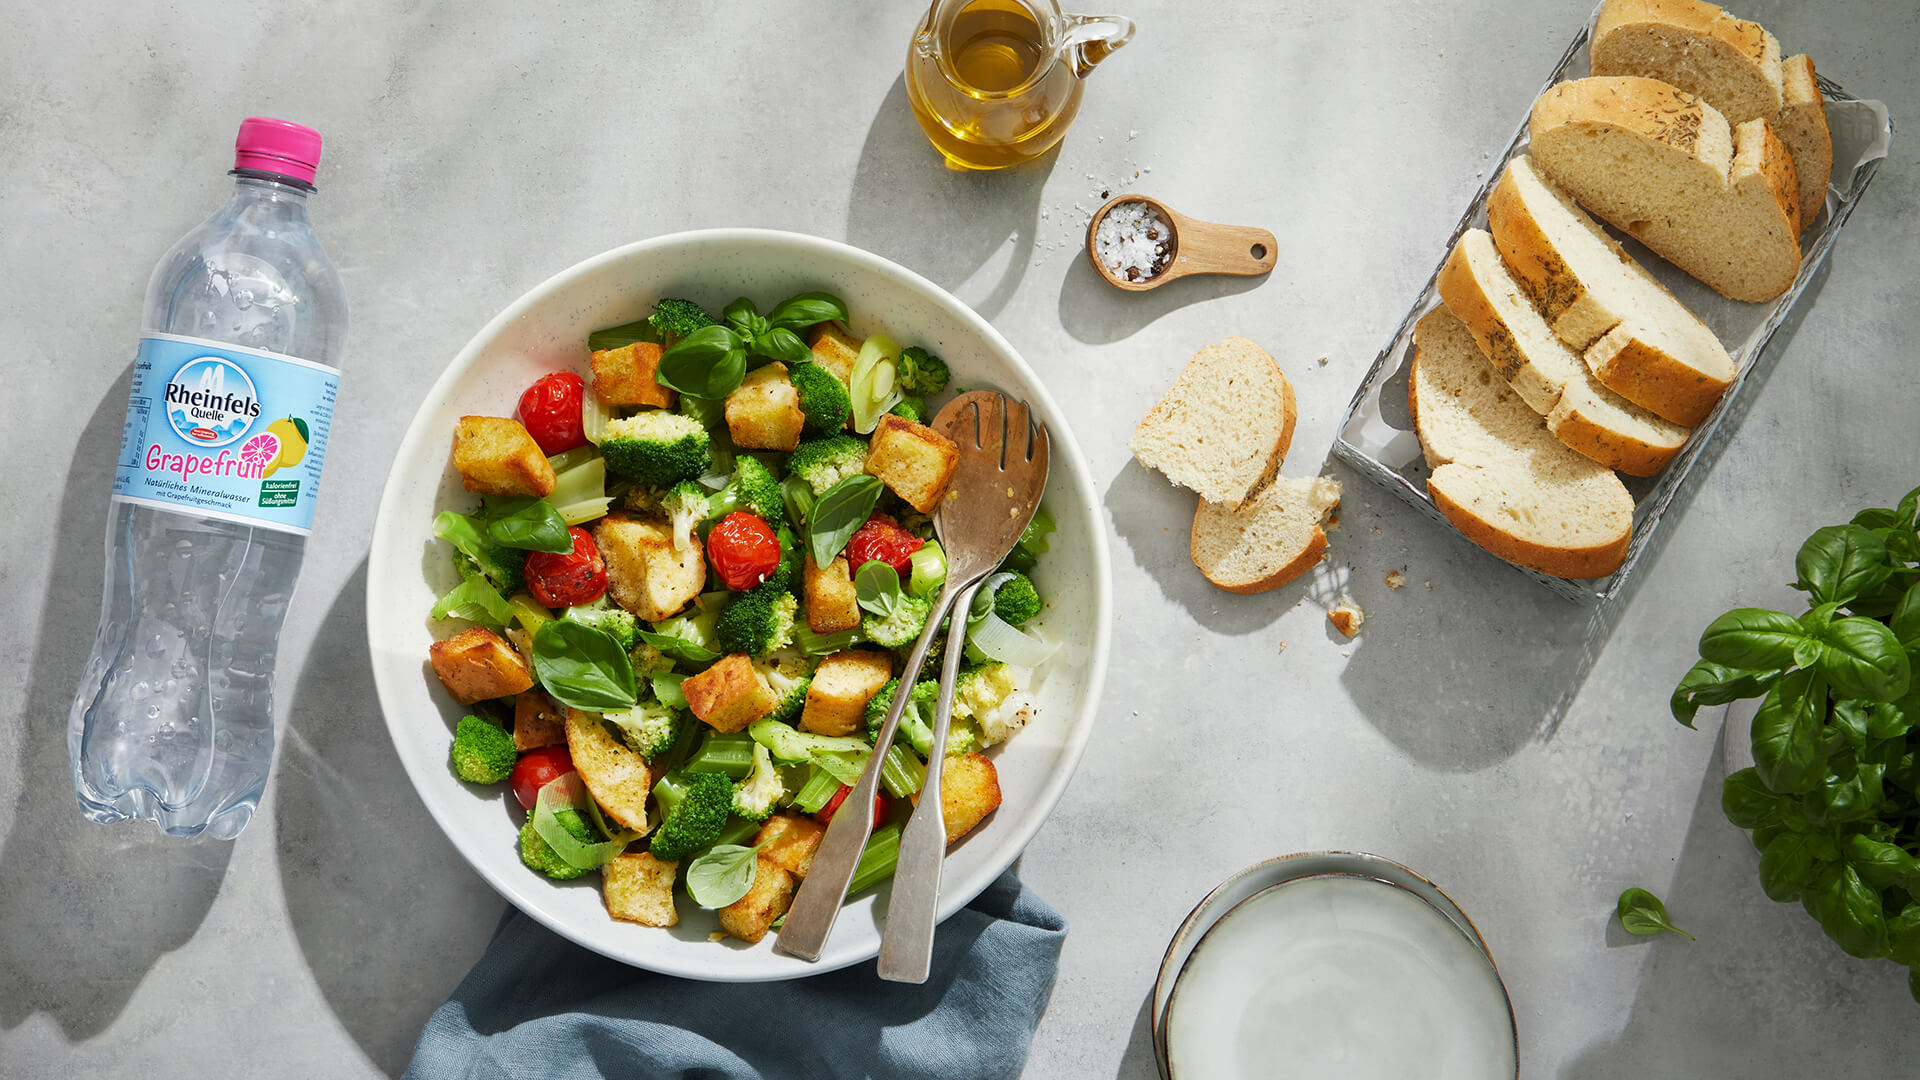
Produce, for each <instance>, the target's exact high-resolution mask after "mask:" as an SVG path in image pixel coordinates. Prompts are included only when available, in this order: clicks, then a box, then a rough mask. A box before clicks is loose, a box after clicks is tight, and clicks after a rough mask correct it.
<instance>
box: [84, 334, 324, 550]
mask: <svg viewBox="0 0 1920 1080" xmlns="http://www.w3.org/2000/svg"><path fill="white" fill-rule="evenodd" d="M339 388H340V370H339V369H338V368H331V367H327V366H326V365H324V364H316V363H314V362H313V361H311V360H302V359H300V358H299V357H296V356H283V355H281V354H279V353H270V352H262V351H260V350H258V349H246V348H241V347H240V346H237V345H225V344H221V343H219V342H213V341H204V340H202V339H200V338H190V337H181V336H179V335H176V334H150V335H148V336H146V337H143V338H141V339H140V355H139V356H138V357H136V358H135V359H134V362H133V390H132V392H131V393H130V394H129V395H128V397H127V426H126V430H125V433H124V434H123V435H122V436H121V440H120V458H119V461H118V462H116V464H115V467H114V474H113V498H114V500H115V501H117V502H130V503H141V504H144V505H148V506H156V507H159V508H161V509H164V510H174V511H178V512H185V513H191V514H194V515H196V516H200V517H211V518H222V519H224V520H227V521H237V522H241V523H243V524H247V525H265V526H267V527H268V528H272V529H278V530H281V531H283V532H291V533H299V534H301V535H303V536H304V535H306V534H307V533H309V532H311V531H312V530H313V504H314V500H315V499H317V498H318V497H319V495H320V465H321V462H322V461H323V460H324V459H325V458H326V456H327V431H328V429H329V428H330V427H331V426H332V423H333V403H334V397H335V395H336V394H337V393H338V391H339Z"/></svg>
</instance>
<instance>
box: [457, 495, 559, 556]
mask: <svg viewBox="0 0 1920 1080" xmlns="http://www.w3.org/2000/svg"><path fill="white" fill-rule="evenodd" d="M476 516H477V517H479V518H481V519H482V520H484V521H485V522H486V523H487V535H488V536H489V537H491V538H492V539H493V542H494V543H496V544H499V545H500V546H502V547H510V548H519V549H520V550H522V551H548V552H553V553H555V554H562V555H564V554H566V553H567V552H569V551H572V550H573V534H572V533H571V532H569V531H568V530H567V519H566V518H564V517H561V516H560V511H558V510H556V509H554V508H553V504H552V503H550V502H548V501H547V500H545V499H536V498H534V497H532V496H530V495H513V496H508V497H505V498H498V499H488V500H487V501H486V505H485V507H484V508H483V509H482V510H481V512H480V514H478V515H476Z"/></svg>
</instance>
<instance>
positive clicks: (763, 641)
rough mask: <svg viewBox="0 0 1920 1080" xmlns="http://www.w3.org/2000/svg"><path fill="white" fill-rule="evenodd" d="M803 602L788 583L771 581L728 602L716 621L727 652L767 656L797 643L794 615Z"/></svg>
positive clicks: (721, 641)
mask: <svg viewBox="0 0 1920 1080" xmlns="http://www.w3.org/2000/svg"><path fill="white" fill-rule="evenodd" d="M799 610H800V605H799V602H798V601H796V600H794V598H793V594H792V593H791V592H788V591H787V587H786V585H785V584H783V583H781V582H774V581H769V582H766V583H764V584H761V585H756V586H755V587H753V588H752V589H749V590H747V592H746V593H744V594H742V595H741V596H740V598H739V599H737V600H735V601H734V602H733V603H731V604H728V605H727V610H725V611H723V612H721V613H720V619H719V621H718V622H716V623H714V625H713V632H714V634H715V636H717V637H718V638H719V639H720V651H721V652H723V653H746V654H747V655H749V656H765V655H766V654H768V653H770V652H772V651H774V650H775V649H784V648H786V647H787V646H789V645H791V644H793V619H794V616H795V614H797V613H798V612H799Z"/></svg>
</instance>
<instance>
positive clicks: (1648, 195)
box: [1527, 75, 1800, 301]
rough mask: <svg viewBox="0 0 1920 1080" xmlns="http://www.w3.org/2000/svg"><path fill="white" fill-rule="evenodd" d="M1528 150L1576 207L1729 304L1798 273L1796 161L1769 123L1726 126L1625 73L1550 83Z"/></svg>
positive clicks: (1769, 292)
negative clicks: (1642, 245) (1707, 286)
mask: <svg viewBox="0 0 1920 1080" xmlns="http://www.w3.org/2000/svg"><path fill="white" fill-rule="evenodd" d="M1527 132H1528V139H1529V148H1528V150H1529V153H1530V154H1531V155H1532V157H1533V159H1534V161H1535V163H1537V164H1538V165H1539V166H1540V168H1541V170H1542V171H1544V172H1545V173H1546V174H1547V175H1548V176H1550V177H1552V178H1553V180H1554V182H1555V183H1557V184H1559V185H1560V186H1561V187H1562V188H1564V189H1566V190H1567V191H1568V192H1569V193H1571V194H1572V195H1573V197H1574V198H1575V199H1577V200H1579V202H1580V205H1582V206H1584V207H1586V208H1587V209H1588V210H1590V211H1592V212H1593V213H1594V214H1596V215H1598V216H1599V217H1602V218H1604V219H1606V220H1607V221H1609V222H1611V223H1612V224H1613V225H1614V226H1615V227H1617V228H1619V229H1621V230H1622V231H1624V232H1626V233H1628V234H1629V235H1631V236H1633V237H1634V238H1636V239H1638V240H1639V241H1640V242H1641V243H1643V244H1645V245H1647V246H1648V247H1649V248H1652V249H1653V250H1654V251H1656V252H1659V253H1660V254H1661V255H1662V256H1664V257H1665V258H1666V259H1667V261H1669V262H1671V263H1673V264H1674V265H1675V266H1677V267H1679V268H1680V269H1682V270H1684V271H1686V272H1687V273H1688V274H1691V275H1693V276H1694V277H1696V278H1698V279H1700V280H1701V281H1703V282H1705V283H1706V284H1708V285H1710V286H1712V287H1713V289H1714V290H1715V291H1717V292H1719V293H1721V294H1722V295H1724V296H1727V297H1730V298H1732V299H1735V300H1752V301H1761V300H1771V299H1773V298H1774V297H1776V296H1779V295H1780V294H1781V293H1783V292H1786V291H1787V289H1788V288H1789V287H1790V286H1791V285H1792V284H1793V280H1794V278H1795V276H1797V275H1798V274H1799V272H1800V201H1799V186H1798V181H1797V180H1796V179H1795V178H1794V172H1793V162H1792V160H1791V159H1790V158H1788V157H1787V151H1786V147H1785V146H1783V145H1781V142H1780V140H1779V139H1778V138H1777V137H1775V135H1774V134H1773V131H1772V129H1771V128H1769V127H1768V126H1767V124H1766V122H1765V121H1764V120H1749V121H1747V122H1746V123H1744V124H1742V125H1740V126H1739V127H1738V128H1733V127H1730V126H1729V125H1728V124H1727V121H1726V118H1725V117H1723V116H1722V115H1720V112H1719V110H1717V109H1715V108H1714V107H1713V106H1711V105H1708V104H1707V103H1706V102H1704V101H1702V100H1700V99H1699V98H1698V97H1695V96H1694V95H1692V94H1689V93H1687V92H1686V91H1684V90H1679V89H1676V88H1674V87H1672V86H1668V85H1667V84H1666V83H1663V82H1660V81H1658V80H1656V79H1646V78H1640V77H1638V76H1631V75H1617V76H1605V77H1600V78H1587V79H1576V80H1574V81H1572V82H1564V83H1560V84H1559V85H1557V86H1553V87H1549V88H1548V89H1547V91H1546V93H1544V94H1541V95H1540V99H1539V100H1538V101H1536V102H1534V105H1533V113H1532V115H1531V117H1530V118H1529V121H1528V127H1527Z"/></svg>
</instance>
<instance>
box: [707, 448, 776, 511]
mask: <svg viewBox="0 0 1920 1080" xmlns="http://www.w3.org/2000/svg"><path fill="white" fill-rule="evenodd" d="M735 510H745V511H747V512H749V513H753V514H758V515H760V517H761V518H762V519H764V520H766V521H767V522H768V523H772V522H776V521H780V520H782V519H783V518H784V517H785V516H786V510H787V504H786V500H785V499H784V498H782V497H781V494H780V481H779V480H777V479H775V478H774V475H773V470H772V469H769V468H767V465H766V462H763V461H761V460H760V459H759V458H757V457H754V456H753V455H752V454H741V455H740V456H739V457H737V458H735V459H734V462H733V476H732V478H731V479H729V480H728V481H727V486H726V487H723V488H721V489H720V490H719V491H717V492H715V493H713V494H712V495H711V496H708V498H707V520H708V521H712V520H714V519H715V518H723V517H726V516H727V515H728V514H731V513H733V512H734V511H735Z"/></svg>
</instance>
